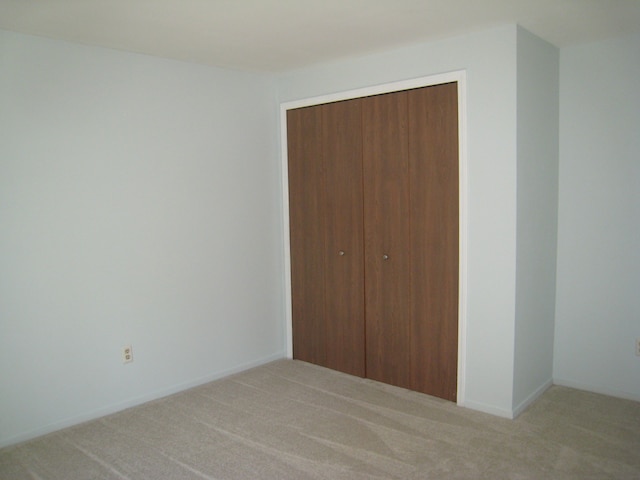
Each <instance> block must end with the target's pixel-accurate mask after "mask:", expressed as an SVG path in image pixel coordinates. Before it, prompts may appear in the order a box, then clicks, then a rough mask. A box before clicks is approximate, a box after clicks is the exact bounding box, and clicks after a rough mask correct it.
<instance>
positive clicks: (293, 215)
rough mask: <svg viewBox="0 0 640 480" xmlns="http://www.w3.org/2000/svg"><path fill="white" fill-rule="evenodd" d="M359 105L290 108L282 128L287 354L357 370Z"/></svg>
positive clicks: (360, 333) (360, 334)
mask: <svg viewBox="0 0 640 480" xmlns="http://www.w3.org/2000/svg"><path fill="white" fill-rule="evenodd" d="M360 104H361V102H360V100H358V99H356V100H349V101H345V102H337V103H331V104H326V105H320V106H316V107H309V108H304V109H299V110H290V111H289V112H288V119H287V123H288V125H287V128H288V150H289V183H290V189H289V191H290V228H291V257H292V258H291V263H292V272H291V273H292V296H293V298H294V299H295V298H296V296H299V297H300V298H298V299H297V300H293V354H294V358H297V359H300V360H305V361H308V362H311V363H315V364H317V365H322V366H325V367H328V368H332V369H334V370H339V371H342V372H345V373H350V374H353V375H358V376H364V375H365V364H364V359H365V353H364V264H363V224H362V215H363V214H362V208H363V207H362V202H363V196H362V127H361V120H362V114H361V109H360ZM308 116H310V117H312V118H313V120H311V121H309V122H305V121H304V120H303V119H304V118H305V117H308ZM311 164H313V165H311ZM293 185H295V186H294V187H293V188H292V186H293ZM310 250H313V253H312V254H311V255H310V256H309V257H307V256H306V255H307V253H308V251H310ZM307 258H312V259H313V262H312V263H311V264H307V263H306V261H307ZM309 270H313V271H314V272H313V273H311V272H309ZM306 302H310V305H307V303H306Z"/></svg>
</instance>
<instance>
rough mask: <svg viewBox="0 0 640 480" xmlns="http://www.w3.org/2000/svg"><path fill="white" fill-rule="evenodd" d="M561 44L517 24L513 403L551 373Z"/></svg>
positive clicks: (517, 405)
mask: <svg viewBox="0 0 640 480" xmlns="http://www.w3.org/2000/svg"><path fill="white" fill-rule="evenodd" d="M559 56H560V55H559V51H558V49H557V48H556V47H554V46H553V45H551V44H549V43H547V42H545V41H543V40H541V39H540V38H538V37H536V36H535V35H532V34H531V33H529V32H527V31H526V30H524V29H522V28H519V29H518V190H517V201H518V207H517V208H518V217H517V218H518V220H517V232H518V237H517V254H516V259H517V260H516V262H517V264H516V315H515V355H514V362H515V363H514V394H513V407H514V410H515V412H516V413H518V412H520V411H522V410H523V409H524V408H525V407H526V406H527V405H528V404H530V403H531V402H532V401H533V400H535V399H536V398H537V396H538V395H540V394H541V393H543V392H544V390H545V389H546V388H547V387H549V386H550V385H551V383H552V380H553V330H554V314H555V287H556V248H557V223H558V214H557V212H558V141H559V139H558V119H559V113H558V102H559V99H558V90H559Z"/></svg>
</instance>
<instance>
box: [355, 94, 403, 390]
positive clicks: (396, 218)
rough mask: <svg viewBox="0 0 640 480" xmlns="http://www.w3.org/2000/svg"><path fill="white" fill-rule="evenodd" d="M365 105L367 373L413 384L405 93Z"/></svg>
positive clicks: (399, 383)
mask: <svg viewBox="0 0 640 480" xmlns="http://www.w3.org/2000/svg"><path fill="white" fill-rule="evenodd" d="M362 108H363V119H364V122H363V132H364V134H363V141H364V142H363V155H364V164H363V165H364V167H363V178H364V225H365V272H366V282H365V317H366V362H367V363H366V366H367V377H369V378H371V379H374V380H379V381H381V382H385V383H389V384H392V385H397V386H400V387H406V388H409V387H410V384H411V372H410V365H411V357H410V347H411V342H410V340H411V337H410V335H411V330H410V327H411V323H410V322H409V315H410V305H411V301H412V300H411V291H410V285H409V281H410V277H409V264H410V252H409V248H408V246H409V233H410V229H409V227H410V225H409V192H408V189H407V186H408V184H409V178H408V176H409V159H408V148H407V138H408V125H407V94H406V92H399V93H393V94H387V95H378V96H375V97H369V98H366V99H365V101H363V107H362ZM384 255H387V256H388V259H387V260H385V259H384Z"/></svg>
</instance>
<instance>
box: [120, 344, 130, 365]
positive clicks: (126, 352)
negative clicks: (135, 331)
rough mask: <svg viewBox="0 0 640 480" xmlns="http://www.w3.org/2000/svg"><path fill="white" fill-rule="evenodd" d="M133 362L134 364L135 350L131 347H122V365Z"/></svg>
mask: <svg viewBox="0 0 640 480" xmlns="http://www.w3.org/2000/svg"><path fill="white" fill-rule="evenodd" d="M131 362H133V348H131V345H127V346H126V347H122V363H131Z"/></svg>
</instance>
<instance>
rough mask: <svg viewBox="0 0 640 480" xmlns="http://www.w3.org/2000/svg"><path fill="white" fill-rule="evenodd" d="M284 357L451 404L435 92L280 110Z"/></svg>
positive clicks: (453, 123) (452, 91)
mask: <svg viewBox="0 0 640 480" xmlns="http://www.w3.org/2000/svg"><path fill="white" fill-rule="evenodd" d="M287 153H288V169H289V220H290V244H291V280H292V285H291V289H292V313H293V318H292V321H293V325H292V327H293V356H294V358H296V359H299V360H303V361H307V362H310V363H314V364H317V365H322V366H325V367H328V368H332V369H335V370H339V371H342V372H345V373H349V374H353V375H358V376H361V377H366V378H371V379H373V380H378V381H381V382H385V383H389V384H392V385H397V386H400V387H404V388H408V389H411V390H417V391H420V392H424V393H427V394H430V395H435V396H438V397H441V398H445V399H448V400H452V401H455V400H456V394H457V357H458V352H457V345H458V246H459V241H458V224H459V221H458V197H459V194H458V184H459V180H458V175H459V174H458V105H457V84H456V83H455V82H454V83H448V84H441V85H434V86H429V87H423V88H418V89H413V90H405V91H401V92H394V93H388V94H382V95H375V96H370V97H363V98H356V99H352V100H346V101H341V102H334V103H328V104H322V105H315V106H311V107H304V108H298V109H292V110H288V111H287Z"/></svg>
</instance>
